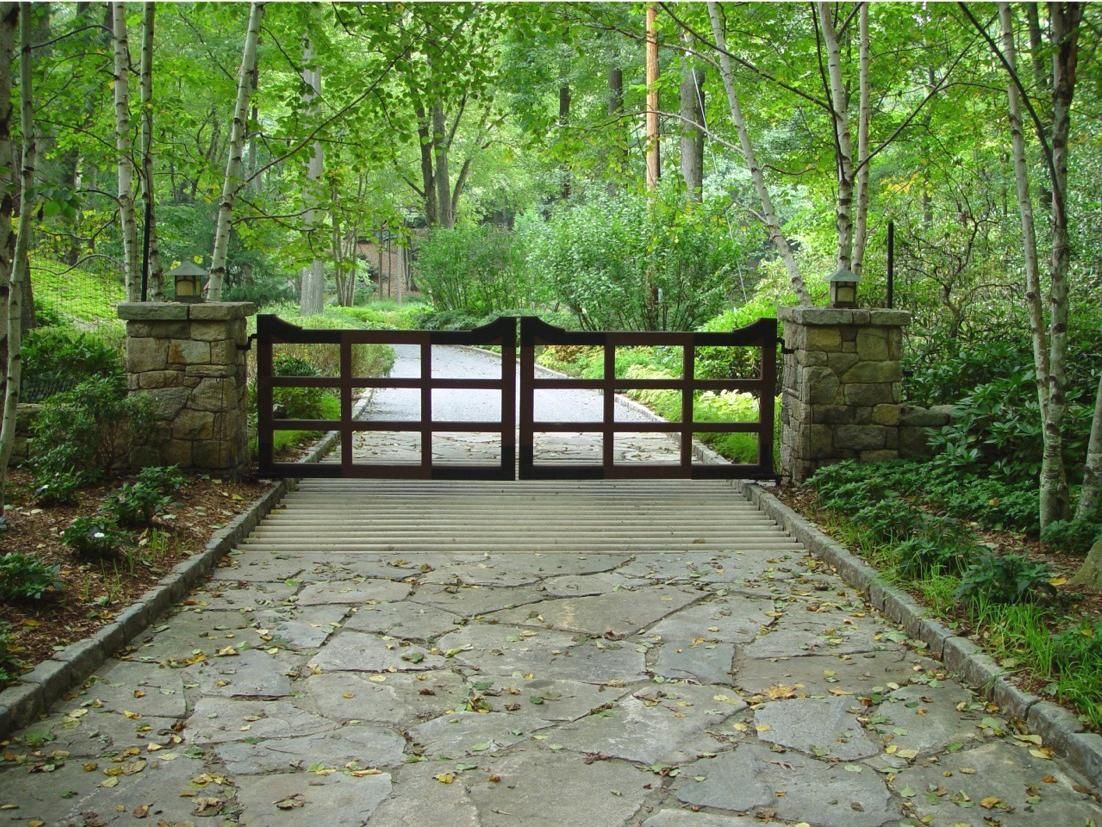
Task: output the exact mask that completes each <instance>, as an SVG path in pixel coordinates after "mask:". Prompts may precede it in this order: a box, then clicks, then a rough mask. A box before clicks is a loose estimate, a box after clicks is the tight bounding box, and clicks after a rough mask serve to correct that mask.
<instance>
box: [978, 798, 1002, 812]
mask: <svg viewBox="0 0 1102 827" xmlns="http://www.w3.org/2000/svg"><path fill="white" fill-rule="evenodd" d="M1000 804H1002V800H1001V799H1000V798H999V797H998V796H994V795H989V796H987V798H981V799H980V806H981V807H983V808H984V809H985V810H993V809H994V808H995V807H998V806H999V805H1000Z"/></svg>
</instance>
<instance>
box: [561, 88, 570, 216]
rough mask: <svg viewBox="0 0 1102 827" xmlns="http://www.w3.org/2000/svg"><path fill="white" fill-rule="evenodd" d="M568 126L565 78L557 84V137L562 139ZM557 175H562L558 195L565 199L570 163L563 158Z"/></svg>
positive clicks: (568, 183) (568, 102) (567, 189)
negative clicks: (560, 83)
mask: <svg viewBox="0 0 1102 827" xmlns="http://www.w3.org/2000/svg"><path fill="white" fill-rule="evenodd" d="M569 127H570V84H569V83H567V82H566V81H565V80H564V81H563V82H562V85H561V86H559V137H560V139H563V138H565V137H566V130H567V129H568V128H569ZM559 175H561V176H562V181H561V182H560V186H559V197H560V198H561V199H562V200H563V201H566V200H567V199H568V198H570V188H571V181H570V164H569V162H567V161H566V160H565V159H564V160H563V162H562V169H560V170H559Z"/></svg>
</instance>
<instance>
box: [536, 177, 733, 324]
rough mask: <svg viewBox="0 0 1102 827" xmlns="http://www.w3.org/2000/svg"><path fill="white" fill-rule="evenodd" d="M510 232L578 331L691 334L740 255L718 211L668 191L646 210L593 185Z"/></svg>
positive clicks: (715, 302)
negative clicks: (522, 241) (580, 196)
mask: <svg viewBox="0 0 1102 827" xmlns="http://www.w3.org/2000/svg"><path fill="white" fill-rule="evenodd" d="M518 232H520V233H521V234H522V235H523V237H524V239H525V246H526V248H527V250H528V257H527V268H528V271H529V273H530V274H531V275H530V278H531V279H540V280H541V281H542V282H543V283H544V284H546V285H547V289H548V290H549V291H550V294H551V295H553V296H554V297H555V298H556V299H557V300H559V301H562V302H563V303H564V304H565V305H566V306H567V307H568V308H569V309H570V311H571V312H572V313H574V315H575V316H576V317H577V320H578V324H579V325H580V326H581V327H582V328H583V329H595V330H596V329H605V330H615V329H628V330H647V329H650V330H657V329H667V330H692V329H694V328H696V327H697V326H698V325H700V324H702V323H703V322H704V321H705V320H707V319H708V318H710V317H711V316H713V315H715V313H716V312H717V311H718V309H719V307H720V305H721V303H722V302H723V299H724V296H725V295H726V293H727V291H728V289H729V288H730V282H731V277H732V273H731V269H732V267H733V264H734V262H735V261H737V260H738V259H739V258H740V256H741V255H742V254H743V252H742V250H740V249H739V248H738V244H737V242H735V241H733V240H732V239H731V237H730V234H729V233H728V229H727V224H726V222H725V221H724V219H723V216H722V213H721V212H720V211H719V210H718V209H716V208H714V207H712V206H706V205H702V204H695V203H687V202H685V201H684V199H683V198H682V196H681V195H680V194H679V193H677V192H676V191H675V190H672V189H664V190H663V191H662V195H661V197H660V198H658V199H657V200H656V201H655V202H654V203H653V205H652V206H651V207H650V208H648V204H647V200H646V198H644V197H643V196H638V195H631V194H627V193H624V194H620V195H609V194H608V193H606V192H603V191H599V190H593V191H591V192H590V193H588V195H587V198H586V199H585V200H584V201H583V202H580V203H574V202H572V203H570V204H567V205H564V206H563V207H561V208H560V209H558V210H556V211H555V212H554V213H553V214H552V216H551V218H550V219H549V220H548V221H546V222H540V221H536V220H528V221H525V222H523V223H522V224H521V225H520V226H519V227H518ZM652 288H653V292H652Z"/></svg>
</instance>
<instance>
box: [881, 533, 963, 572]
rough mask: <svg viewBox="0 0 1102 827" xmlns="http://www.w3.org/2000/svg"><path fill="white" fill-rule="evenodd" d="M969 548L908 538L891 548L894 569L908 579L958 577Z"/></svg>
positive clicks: (946, 542)
mask: <svg viewBox="0 0 1102 827" xmlns="http://www.w3.org/2000/svg"><path fill="white" fill-rule="evenodd" d="M971 551H974V549H973V548H969V547H967V546H961V545H958V544H956V543H954V542H952V541H948V540H945V539H938V538H936V537H930V536H917V537H910V538H908V539H906V540H904V541H903V542H902V543H900V544H899V545H897V546H896V547H895V549H894V554H895V558H896V560H895V563H896V568H897V569H898V571H899V573H900V574H901V575H903V576H904V577H906V578H908V579H910V580H922V579H926V578H929V577H936V576H938V575H946V574H952V575H955V574H960V573H961V572H962V571H963V570H964V568H965V567H966V566H967V563H968V559H969V557H970V554H969V552H971Z"/></svg>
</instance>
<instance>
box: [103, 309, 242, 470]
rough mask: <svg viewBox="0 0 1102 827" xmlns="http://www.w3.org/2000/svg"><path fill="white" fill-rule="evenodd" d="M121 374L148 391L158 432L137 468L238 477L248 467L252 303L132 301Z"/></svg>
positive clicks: (124, 315) (122, 313)
mask: <svg viewBox="0 0 1102 827" xmlns="http://www.w3.org/2000/svg"><path fill="white" fill-rule="evenodd" d="M118 312H119V318H120V319H124V320H125V321H126V374H127V383H128V387H129V389H130V391H131V392H136V391H142V392H146V393H149V394H150V395H151V396H152V397H153V399H154V402H155V405H156V417H157V424H156V426H155V427H156V432H155V433H154V434H153V438H152V439H151V440H150V441H149V443H148V447H147V448H146V449H145V450H146V451H147V452H148V454H149V455H148V456H143V457H140V458H135V459H136V461H138V463H139V464H150V463H163V464H169V465H180V466H182V467H186V468H204V469H207V470H210V471H214V472H216V473H223V474H236V473H238V472H239V471H241V470H243V469H244V468H245V467H246V465H247V464H248V462H249V451H248V424H247V423H248V418H247V408H246V406H247V401H248V396H247V392H246V370H245V368H246V362H245V359H246V355H247V352H246V346H247V344H248V339H247V336H246V333H245V323H246V320H247V319H248V317H249V316H251V315H252V314H253V313H255V312H256V305H254V304H251V303H249V302H205V303H199V304H182V303H177V302H141V303H138V302H131V303H125V304H120V305H119V310H118Z"/></svg>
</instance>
